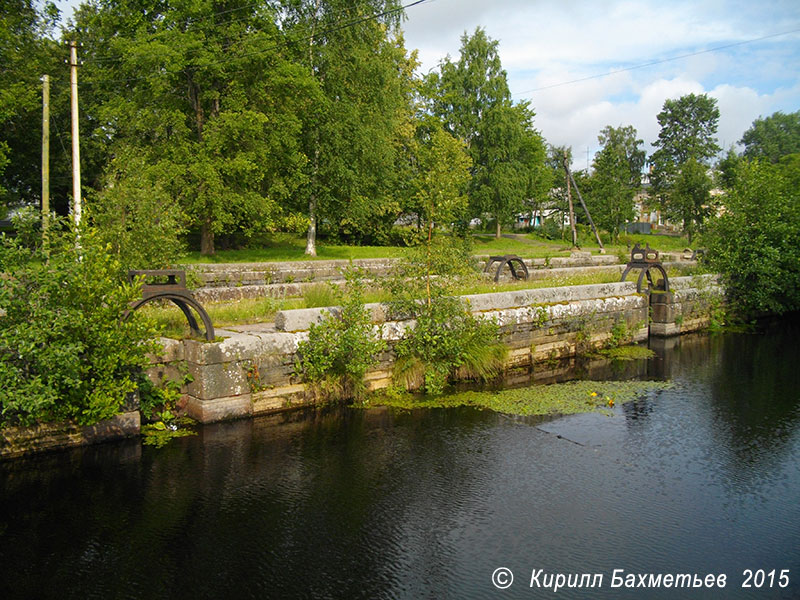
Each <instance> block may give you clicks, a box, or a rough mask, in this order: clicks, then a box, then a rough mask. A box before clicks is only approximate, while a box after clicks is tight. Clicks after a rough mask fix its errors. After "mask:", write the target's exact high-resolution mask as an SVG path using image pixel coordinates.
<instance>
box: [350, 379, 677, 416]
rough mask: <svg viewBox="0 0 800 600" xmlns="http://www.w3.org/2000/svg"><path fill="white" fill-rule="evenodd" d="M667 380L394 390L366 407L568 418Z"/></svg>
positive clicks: (666, 385)
mask: <svg viewBox="0 0 800 600" xmlns="http://www.w3.org/2000/svg"><path fill="white" fill-rule="evenodd" d="M671 386H672V384H671V383H670V382H664V381H570V382H566V383H554V384H551V385H534V386H530V387H526V388H517V389H510V390H501V391H468V392H459V393H456V394H447V395H440V396H422V395H414V394H409V393H400V392H398V390H396V389H395V390H392V391H389V392H385V393H382V394H380V395H374V396H372V397H371V398H370V399H369V401H368V402H367V403H366V404H365V406H390V407H393V408H398V409H405V410H411V409H415V408H455V407H459V406H471V407H474V408H482V409H488V410H493V411H495V412H500V413H504V414H510V415H520V416H533V415H559V414H560V415H568V414H576V413H585V412H597V411H602V410H607V409H608V408H613V407H614V406H615V405H617V404H625V403H626V402H630V401H632V400H635V399H636V398H639V397H641V396H643V395H646V394H648V393H652V392H655V391H658V390H663V389H667V388H669V387H671Z"/></svg>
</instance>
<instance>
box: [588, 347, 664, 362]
mask: <svg viewBox="0 0 800 600" xmlns="http://www.w3.org/2000/svg"><path fill="white" fill-rule="evenodd" d="M595 354H596V355H597V356H598V357H600V358H610V359H611V360H641V359H645V358H653V357H654V356H655V355H656V353H655V352H653V351H652V350H650V348H645V347H644V346H636V345H632V346H617V347H616V348H606V349H605V350H600V351H598V352H596V353H595Z"/></svg>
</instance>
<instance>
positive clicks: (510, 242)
mask: <svg viewBox="0 0 800 600" xmlns="http://www.w3.org/2000/svg"><path fill="white" fill-rule="evenodd" d="M629 238H630V239H632V240H633V241H634V242H640V243H641V244H642V245H643V246H644V244H645V243H649V244H650V247H651V248H655V249H656V250H659V251H661V252H676V251H681V250H683V249H684V248H685V247H686V246H687V241H686V239H685V238H679V237H672V236H666V235H644V234H641V235H631V236H629ZM472 239H473V243H474V250H473V252H474V253H475V254H477V255H489V254H517V255H519V256H521V257H523V258H544V257H548V256H569V253H570V248H569V244H568V243H567V242H564V241H562V240H555V241H553V240H543V239H541V238H538V237H536V236H535V235H534V234H524V235H519V236H518V237H517V238H516V239H509V238H500V239H499V240H496V239H494V236H492V235H490V234H476V235H474V236H473V238H472ZM582 249H583V250H585V251H591V252H592V253H594V254H596V253H597V252H598V251H599V247H598V245H597V242H594V243H593V244H591V243H588V242H587V243H585V244H584V245H583V247H582ZM403 251H404V248H402V247H399V246H337V245H329V244H325V243H324V242H323V243H319V244H318V245H317V256H316V257H315V258H312V257H309V256H306V255H305V254H304V252H305V236H298V235H292V234H286V233H279V234H273V235H271V236H269V237H267V238H265V243H264V244H263V246H262V247H261V248H246V249H243V250H220V251H218V252H217V253H216V254H215V255H214V256H204V255H202V254H200V253H199V252H190V253H189V254H188V255H187V256H186V257H184V259H183V260H182V261H181V262H182V263H183V264H198V263H242V262H282V261H294V260H331V259H342V260H350V259H359V258H395V257H399V256H402V254H403ZM606 252H607V253H608V254H627V252H628V250H627V248H626V246H625V244H621V245H613V246H612V245H607V246H606Z"/></svg>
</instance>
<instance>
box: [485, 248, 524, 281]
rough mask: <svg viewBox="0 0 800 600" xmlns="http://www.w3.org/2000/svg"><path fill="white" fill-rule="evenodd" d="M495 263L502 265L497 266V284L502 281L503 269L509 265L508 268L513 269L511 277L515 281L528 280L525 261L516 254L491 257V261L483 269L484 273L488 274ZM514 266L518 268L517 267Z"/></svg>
mask: <svg viewBox="0 0 800 600" xmlns="http://www.w3.org/2000/svg"><path fill="white" fill-rule="evenodd" d="M494 263H500V264H499V265H497V272H496V273H495V275H494V281H495V283H497V282H498V281H500V275H502V274H503V269H505V267H506V265H508V268H509V269H511V276H512V277H513V278H514V279H517V280H527V279H528V267H526V266H525V263H524V262H523V260H522V259H521V258H520V257H519V256H517V255H516V254H504V255H503V256H490V257H489V260H487V261H486V266H485V267H484V268H483V272H484V273H488V272H489V269H491V268H492V265H494ZM514 265H517V266H516V267H515V266H514ZM517 269H519V270H517Z"/></svg>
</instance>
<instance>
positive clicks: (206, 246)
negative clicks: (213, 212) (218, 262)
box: [200, 219, 215, 256]
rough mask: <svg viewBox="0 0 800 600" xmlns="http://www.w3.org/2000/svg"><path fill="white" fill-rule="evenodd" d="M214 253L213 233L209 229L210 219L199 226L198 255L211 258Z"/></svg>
mask: <svg viewBox="0 0 800 600" xmlns="http://www.w3.org/2000/svg"><path fill="white" fill-rule="evenodd" d="M214 252H215V250H214V231H213V230H212V229H211V219H206V220H204V221H203V224H202V225H201V226H200V254H203V255H205V256H211V255H212V254H214Z"/></svg>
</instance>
